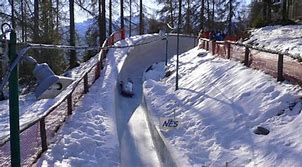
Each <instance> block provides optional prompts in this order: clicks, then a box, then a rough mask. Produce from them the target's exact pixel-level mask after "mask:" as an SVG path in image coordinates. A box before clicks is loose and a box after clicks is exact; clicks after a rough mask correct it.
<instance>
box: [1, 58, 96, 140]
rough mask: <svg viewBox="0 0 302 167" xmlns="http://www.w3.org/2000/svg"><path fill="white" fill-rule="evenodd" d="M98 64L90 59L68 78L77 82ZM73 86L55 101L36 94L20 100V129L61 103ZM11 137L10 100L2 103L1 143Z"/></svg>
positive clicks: (67, 74)
mask: <svg viewBox="0 0 302 167" xmlns="http://www.w3.org/2000/svg"><path fill="white" fill-rule="evenodd" d="M95 63H96V58H92V59H90V60H89V61H88V62H86V63H82V64H81V65H80V66H79V67H77V68H74V69H72V70H71V71H68V72H67V73H66V76H67V77H71V78H72V79H74V80H77V79H78V78H79V77H81V76H82V75H83V73H84V72H85V69H88V68H89V67H91V66H92V65H94V64H95ZM71 89H72V86H69V87H68V88H67V89H66V90H64V91H63V92H62V93H61V94H59V95H58V96H57V97H56V98H54V99H42V100H37V99H36V97H35V95H34V93H29V94H26V95H22V96H20V98H19V108H20V111H19V116H20V127H23V126H25V125H26V124H29V123H30V122H32V121H34V120H36V119H38V118H39V117H41V115H43V114H45V111H46V110H47V109H48V108H50V107H51V106H52V105H54V104H55V103H56V102H58V101H60V100H61V99H62V98H64V97H65V96H66V93H68V92H70V90H71ZM8 135H9V102H8V100H4V101H0V141H1V140H2V139H3V138H5V137H7V136H8Z"/></svg>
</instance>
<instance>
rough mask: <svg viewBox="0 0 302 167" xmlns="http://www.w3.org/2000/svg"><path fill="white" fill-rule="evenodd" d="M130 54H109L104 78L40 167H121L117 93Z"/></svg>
mask: <svg viewBox="0 0 302 167" xmlns="http://www.w3.org/2000/svg"><path fill="white" fill-rule="evenodd" d="M142 38H144V36H135V37H132V38H130V39H126V40H123V41H120V42H117V43H116V45H131V44H134V43H136V42H137V41H140V40H141V39H142ZM128 52H129V48H125V49H110V50H109V52H108V54H107V61H106V65H105V68H104V69H103V70H102V72H101V77H100V78H99V79H98V80H97V81H96V82H95V84H94V85H93V86H92V87H91V88H90V90H89V93H88V94H86V95H85V97H84V99H83V101H82V102H80V103H79V104H77V106H78V107H76V109H75V110H74V112H73V113H74V114H73V115H72V116H71V118H69V119H68V120H67V121H66V123H65V124H64V125H63V127H62V128H61V129H60V130H59V132H58V135H57V137H56V138H55V139H54V141H55V143H53V144H52V145H51V146H50V149H48V150H47V152H46V153H44V154H43V156H42V157H41V158H40V159H39V161H38V163H37V165H38V166H64V167H65V166H87V167H88V166H104V167H107V166H120V148H119V141H118V135H117V131H116V130H117V127H116V118H115V91H116V90H115V89H116V82H117V77H118V73H119V71H120V68H121V67H122V65H123V63H124V61H125V58H126V57H127V53H128Z"/></svg>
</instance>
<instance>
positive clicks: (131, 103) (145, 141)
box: [116, 36, 194, 167]
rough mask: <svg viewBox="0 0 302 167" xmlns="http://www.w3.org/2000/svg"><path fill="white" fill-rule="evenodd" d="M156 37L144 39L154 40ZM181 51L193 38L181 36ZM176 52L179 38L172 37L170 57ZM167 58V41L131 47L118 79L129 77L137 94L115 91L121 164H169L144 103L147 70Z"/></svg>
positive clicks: (135, 166)
mask: <svg viewBox="0 0 302 167" xmlns="http://www.w3.org/2000/svg"><path fill="white" fill-rule="evenodd" d="M156 38H158V36H154V37H151V38H148V39H145V40H143V41H142V42H147V41H152V40H154V39H156ZM180 46H181V47H180V52H181V53H183V52H184V51H187V50H189V49H190V48H193V46H194V40H193V38H189V37H181V42H180ZM175 53H176V37H175V36H172V37H169V54H168V55H169V56H172V55H173V54H175ZM164 60H165V40H158V41H156V42H152V43H150V44H147V45H142V46H138V47H135V48H132V49H131V50H130V51H129V53H128V56H127V58H126V60H125V62H124V64H123V66H122V68H121V70H120V73H119V76H118V81H120V80H122V81H126V80H127V79H128V78H130V79H131V80H133V82H134V92H135V95H134V96H133V97H132V98H128V97H123V96H120V95H119V93H118V91H116V118H117V129H118V136H119V142H120V149H121V166H124V167H130V166H131V167H140V166H144V167H149V166H150V167H152V166H154V167H158V166H166V165H167V164H169V163H164V162H163V160H162V158H161V157H159V156H158V152H161V150H158V147H157V146H156V145H155V143H154V141H153V140H152V133H153V132H152V131H150V127H149V125H148V120H147V117H146V114H147V111H146V107H145V105H144V103H143V96H142V84H143V74H144V71H145V70H146V69H147V68H148V67H149V66H150V65H152V64H153V63H155V62H160V61H164Z"/></svg>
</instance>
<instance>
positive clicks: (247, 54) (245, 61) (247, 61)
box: [244, 47, 250, 67]
mask: <svg viewBox="0 0 302 167" xmlns="http://www.w3.org/2000/svg"><path fill="white" fill-rule="evenodd" d="M249 55H250V49H249V48H248V47H245V53H244V65H245V66H247V67H249V66H250V64H249Z"/></svg>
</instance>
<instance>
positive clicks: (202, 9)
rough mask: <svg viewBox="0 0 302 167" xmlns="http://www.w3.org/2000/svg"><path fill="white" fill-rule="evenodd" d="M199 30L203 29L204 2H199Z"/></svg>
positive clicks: (202, 0)
mask: <svg viewBox="0 0 302 167" xmlns="http://www.w3.org/2000/svg"><path fill="white" fill-rule="evenodd" d="M199 22H200V27H199V28H200V29H204V27H203V26H204V0H201V7H200V20H199Z"/></svg>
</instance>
